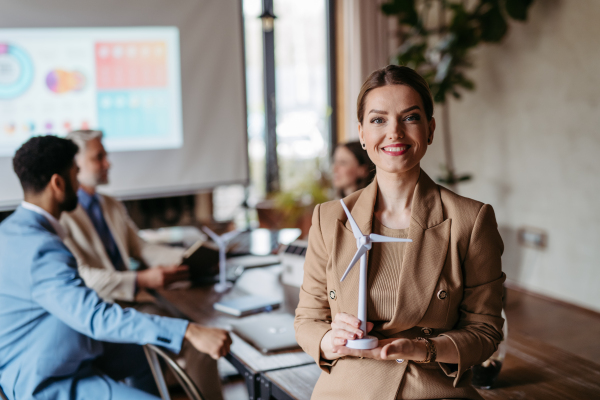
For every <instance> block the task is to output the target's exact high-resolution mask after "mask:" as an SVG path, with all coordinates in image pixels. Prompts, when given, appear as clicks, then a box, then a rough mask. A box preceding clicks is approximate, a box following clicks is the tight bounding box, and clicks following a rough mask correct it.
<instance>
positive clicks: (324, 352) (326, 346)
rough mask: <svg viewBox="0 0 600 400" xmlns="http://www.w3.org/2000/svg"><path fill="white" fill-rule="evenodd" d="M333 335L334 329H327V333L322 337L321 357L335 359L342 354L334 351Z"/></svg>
mask: <svg viewBox="0 0 600 400" xmlns="http://www.w3.org/2000/svg"><path fill="white" fill-rule="evenodd" d="M331 335H333V331H331V330H330V331H327V333H325V335H323V337H322V338H321V344H320V348H321V358H322V359H324V360H335V359H336V358H339V357H340V356H339V355H338V354H336V353H334V352H333V345H332V343H331Z"/></svg>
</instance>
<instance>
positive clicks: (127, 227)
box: [60, 195, 183, 301]
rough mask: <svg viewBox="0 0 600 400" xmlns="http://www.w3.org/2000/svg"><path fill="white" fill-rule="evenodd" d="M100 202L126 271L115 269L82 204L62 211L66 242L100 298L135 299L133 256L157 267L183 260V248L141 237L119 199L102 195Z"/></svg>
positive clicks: (87, 283) (81, 270)
mask: <svg viewBox="0 0 600 400" xmlns="http://www.w3.org/2000/svg"><path fill="white" fill-rule="evenodd" d="M100 204H101V207H102V213H103V215H104V219H105V220H106V224H107V225H108V228H109V229H110V231H111V233H112V235H113V237H114V239H115V242H116V244H117V247H118V248H119V252H120V253H121V256H122V257H123V262H124V263H125V266H126V268H127V271H117V270H116V269H115V267H114V266H113V264H112V262H111V261H110V258H109V256H108V253H107V252H106V249H105V248H104V245H103V244H102V240H101V239H100V236H99V235H98V233H97V232H96V228H94V225H93V224H92V221H91V219H90V217H89V216H88V214H87V212H86V211H85V210H84V209H83V207H81V205H78V206H77V208H76V209H75V210H74V211H72V212H70V213H63V214H62V216H61V218H60V223H61V225H62V226H63V227H64V228H65V230H66V231H67V234H68V235H67V236H68V237H67V239H65V245H66V246H67V247H68V248H69V250H71V252H72V253H73V254H74V255H75V258H76V259H77V264H78V269H79V274H80V275H81V277H82V278H83V280H84V282H85V284H86V285H87V286H88V287H90V288H91V289H94V290H95V291H96V292H97V293H98V295H100V297H102V298H103V299H105V300H107V301H115V300H124V301H133V300H134V299H135V281H136V272H135V271H131V270H129V268H130V257H132V258H134V259H136V260H139V261H141V262H142V263H144V264H145V265H146V266H149V267H154V266H157V265H168V264H176V263H179V262H181V257H182V254H183V251H182V250H180V249H174V248H170V247H166V246H158V245H154V244H149V243H147V242H145V241H144V240H142V239H141V238H140V237H139V236H138V228H137V226H136V225H135V223H134V222H133V221H132V220H131V218H130V217H129V215H128V214H127V210H126V209H125V206H124V205H123V204H122V203H121V202H119V201H117V200H116V199H113V198H112V197H109V196H103V195H101V196H100Z"/></svg>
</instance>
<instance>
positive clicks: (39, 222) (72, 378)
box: [0, 207, 188, 400]
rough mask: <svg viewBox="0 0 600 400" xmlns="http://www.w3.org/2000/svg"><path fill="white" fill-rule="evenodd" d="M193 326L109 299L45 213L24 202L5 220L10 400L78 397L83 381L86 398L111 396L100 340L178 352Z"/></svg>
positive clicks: (2, 354)
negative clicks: (102, 372)
mask: <svg viewBox="0 0 600 400" xmlns="http://www.w3.org/2000/svg"><path fill="white" fill-rule="evenodd" d="M187 325H188V322H187V321H184V320H180V319H174V318H166V317H158V316H153V315H147V314H143V313H139V312H137V311H135V310H133V309H123V308H121V307H119V306H118V305H115V304H109V303H105V302H103V301H102V300H101V299H100V298H99V297H98V295H97V294H96V292H94V291H93V290H91V289H89V288H88V287H86V286H85V284H84V283H83V281H82V280H81V278H80V277H79V275H78V273H77V264H76V261H75V258H74V257H73V255H72V254H71V253H70V252H69V250H67V248H66V247H65V245H64V244H63V242H62V241H61V240H60V238H59V237H58V235H57V234H56V232H55V231H54V230H53V229H52V227H51V225H50V223H49V222H48V220H47V219H46V218H45V217H44V216H42V215H40V214H37V213H35V212H33V211H30V210H27V209H24V208H22V207H19V208H18V209H17V210H16V211H15V212H14V213H13V214H12V215H11V216H10V217H8V218H7V219H6V220H4V221H3V222H2V223H1V224H0V386H1V387H2V388H3V390H4V392H5V393H6V395H7V396H8V398H9V400H13V399H19V400H22V399H72V398H79V397H81V396H82V393H79V396H78V395H77V393H76V392H77V390H78V389H79V390H82V389H83V387H85V391H86V393H87V395H85V394H83V397H84V398H94V399H102V398H106V399H109V398H110V393H106V395H103V394H101V393H103V392H105V391H106V384H104V382H103V381H102V378H101V377H100V376H98V379H97V380H94V376H95V372H94V371H93V370H92V367H91V365H90V364H91V360H93V359H94V358H96V357H98V356H99V355H100V354H102V352H103V344H102V342H101V341H107V342H121V343H138V344H146V343H152V344H156V345H160V346H163V347H167V348H169V349H170V350H172V351H174V352H179V351H180V349H181V343H182V340H183V336H184V333H185V330H186V328H187ZM96 374H97V372H96ZM80 383H81V384H80ZM83 383H85V384H83ZM96 384H97V385H96ZM92 393H94V394H92Z"/></svg>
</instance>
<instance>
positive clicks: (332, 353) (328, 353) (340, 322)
mask: <svg viewBox="0 0 600 400" xmlns="http://www.w3.org/2000/svg"><path fill="white" fill-rule="evenodd" d="M371 329H373V323H372V322H367V333H369V332H370V331H371ZM364 335H365V334H364V333H363V331H361V330H360V320H359V319H358V318H356V317H355V316H353V315H350V314H346V313H337V314H336V315H335V318H334V319H333V322H332V323H331V330H330V331H329V332H327V333H326V334H325V335H324V336H323V338H322V339H321V357H322V358H324V359H326V360H334V359H336V358H340V357H343V356H344V355H345V354H340V353H339V352H338V350H339V349H340V348H346V347H345V346H346V343H347V342H348V340H353V339H360V338H362V337H363V336H364Z"/></svg>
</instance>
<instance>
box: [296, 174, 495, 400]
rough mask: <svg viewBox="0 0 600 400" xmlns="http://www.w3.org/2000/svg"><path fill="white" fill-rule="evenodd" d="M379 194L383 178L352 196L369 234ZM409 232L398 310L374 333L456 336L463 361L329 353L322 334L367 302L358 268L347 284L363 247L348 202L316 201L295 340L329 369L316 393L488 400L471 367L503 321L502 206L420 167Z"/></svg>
mask: <svg viewBox="0 0 600 400" xmlns="http://www.w3.org/2000/svg"><path fill="white" fill-rule="evenodd" d="M377 192H378V186H377V180H376V179H375V180H374V181H373V183H371V184H370V185H369V186H367V187H366V188H365V189H363V190H360V191H358V192H356V193H353V194H352V195H350V196H348V197H346V198H345V199H344V201H345V203H346V205H347V206H348V209H349V210H350V211H351V213H352V215H353V216H354V218H355V220H356V222H357V224H358V226H359V227H360V229H361V230H362V232H363V233H365V234H369V233H371V230H372V222H373V210H374V207H375V201H376V198H377ZM408 237H409V238H410V239H412V240H413V242H412V243H407V244H406V245H405V250H404V255H403V261H402V270H401V271H400V278H399V282H398V298H397V304H396V311H395V315H394V317H393V318H392V320H391V321H389V322H385V323H381V324H379V325H376V326H375V328H374V329H373V331H372V332H373V333H372V334H373V335H375V336H378V337H379V338H389V337H397V338H401V337H405V338H416V337H419V336H426V334H427V333H430V335H431V336H430V337H435V336H438V335H445V336H448V337H449V338H450V339H451V340H452V341H453V342H454V344H455V345H456V348H457V350H458V353H459V360H460V362H459V364H458V365H449V364H442V363H433V364H416V363H414V362H412V361H407V362H404V363H402V364H399V363H397V362H396V361H376V360H371V359H366V358H365V359H358V358H353V357H344V358H341V359H338V360H335V361H334V362H328V361H326V360H322V359H321V358H320V342H321V339H322V337H323V335H325V333H326V332H327V331H329V330H330V329H331V327H330V323H331V320H332V316H335V314H336V313H339V312H346V313H350V314H352V315H357V307H358V269H355V270H353V271H352V272H351V273H350V274H349V275H348V277H347V278H346V279H345V280H344V282H341V283H340V278H341V277H342V274H343V273H344V271H345V270H346V268H347V267H348V264H349V263H350V260H351V259H352V257H353V255H354V253H355V252H356V239H355V238H354V236H353V234H352V229H351V227H350V224H349V222H348V219H347V217H346V215H345V213H344V210H343V209H342V207H341V205H340V203H339V201H332V202H328V203H324V204H321V205H318V206H317V207H316V208H315V211H314V214H313V220H312V227H311V228H310V233H309V245H308V252H307V256H306V262H305V264H304V282H303V285H302V288H301V290H300V302H299V305H298V308H297V309H296V321H295V327H296V339H297V340H298V343H299V344H300V346H302V348H303V349H304V351H306V352H307V353H308V354H310V355H311V356H312V357H313V358H314V359H315V361H316V362H317V364H319V366H320V367H321V369H322V370H323V372H322V373H321V376H320V378H319V380H318V382H317V385H316V386H315V389H314V392H313V396H312V398H313V399H328V400H331V399H344V400H346V399H360V400H365V399H377V400H386V399H387V400H392V399H396V398H401V399H441V398H465V399H481V397H480V396H479V394H478V393H477V392H476V391H475V389H473V387H472V386H471V385H470V380H471V373H470V370H469V368H470V367H471V366H472V365H474V364H478V363H481V362H483V361H485V360H486V359H487V358H489V356H491V355H492V354H493V352H494V351H495V350H496V348H497V346H498V343H499V342H500V341H501V340H502V325H503V323H504V320H503V318H502V317H501V310H502V284H503V282H504V279H505V275H504V273H503V272H502V268H501V261H500V257H501V255H502V252H503V249H504V247H503V244H502V239H501V238H500V235H499V233H498V229H497V224H496V219H495V216H494V211H493V209H492V207H491V206H489V205H484V204H482V203H480V202H477V201H475V200H471V199H468V198H465V197H461V196H459V195H457V194H455V193H453V192H451V191H449V190H447V189H445V188H443V187H441V186H438V185H437V184H435V183H434V182H433V181H432V180H431V179H430V178H429V176H427V174H426V173H425V172H424V171H422V170H421V175H420V177H419V181H418V183H417V186H416V188H415V193H414V197H413V204H412V216H411V221H410V226H409V233H408ZM382 267H385V266H380V269H381V268H382ZM370 290H373V289H372V288H368V289H367V291H370ZM373 306H374V307H377V304H374V305H373ZM367 317H368V316H367Z"/></svg>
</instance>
